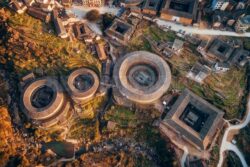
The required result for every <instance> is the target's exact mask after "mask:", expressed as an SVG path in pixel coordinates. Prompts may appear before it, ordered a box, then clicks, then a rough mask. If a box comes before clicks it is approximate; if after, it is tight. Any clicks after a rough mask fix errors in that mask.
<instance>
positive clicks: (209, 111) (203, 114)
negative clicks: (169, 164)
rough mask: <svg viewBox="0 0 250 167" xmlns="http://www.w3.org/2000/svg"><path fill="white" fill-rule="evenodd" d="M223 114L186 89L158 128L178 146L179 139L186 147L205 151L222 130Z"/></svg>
mask: <svg viewBox="0 0 250 167" xmlns="http://www.w3.org/2000/svg"><path fill="white" fill-rule="evenodd" d="M223 115H224V112H222V111H221V110H219V109H218V108H216V107H215V106H213V105H212V104H210V103H208V102H207V101H205V100H204V99H202V98H201V97H199V96H197V95H195V94H194V93H193V92H191V91H189V90H188V89H185V90H184V91H183V92H182V94H181V95H180V96H179V97H178V99H177V100H176V102H175V103H174V104H173V105H172V106H171V109H170V111H169V112H168V113H167V115H166V117H165V118H164V119H163V120H162V121H161V123H160V126H159V128H160V131H161V133H162V134H163V135H164V136H168V137H169V138H170V139H171V141H172V142H173V143H174V144H176V145H177V146H178V143H179V142H181V140H182V141H184V143H186V142H187V144H185V146H187V147H192V148H195V149H197V150H207V149H209V148H210V146H211V143H212V141H213V140H214V139H215V135H216V134H217V133H218V132H220V130H221V129H222V127H223V123H224V121H223ZM170 135H171V137H170Z"/></svg>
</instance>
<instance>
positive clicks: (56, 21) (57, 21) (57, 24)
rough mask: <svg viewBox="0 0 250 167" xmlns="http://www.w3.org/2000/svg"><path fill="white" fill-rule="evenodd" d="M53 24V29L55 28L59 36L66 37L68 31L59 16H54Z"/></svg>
mask: <svg viewBox="0 0 250 167" xmlns="http://www.w3.org/2000/svg"><path fill="white" fill-rule="evenodd" d="M54 25H55V29H56V33H57V35H58V36H59V37H61V38H67V37H68V33H67V31H66V29H65V27H64V25H63V23H62V20H61V18H58V17H57V18H55V19H54Z"/></svg>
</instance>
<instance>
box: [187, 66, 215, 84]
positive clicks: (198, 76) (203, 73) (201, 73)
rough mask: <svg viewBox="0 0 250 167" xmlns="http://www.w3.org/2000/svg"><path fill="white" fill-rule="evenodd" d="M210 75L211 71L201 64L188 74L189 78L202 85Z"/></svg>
mask: <svg viewBox="0 0 250 167" xmlns="http://www.w3.org/2000/svg"><path fill="white" fill-rule="evenodd" d="M209 74H210V69H209V68H208V67H207V66H205V65H202V64H200V63H196V64H194V66H193V67H192V68H191V70H190V71H189V72H188V74H187V78H189V79H192V80H194V81H196V82H198V83H200V84H202V83H203V81H204V80H205V79H206V78H207V76H208V75H209Z"/></svg>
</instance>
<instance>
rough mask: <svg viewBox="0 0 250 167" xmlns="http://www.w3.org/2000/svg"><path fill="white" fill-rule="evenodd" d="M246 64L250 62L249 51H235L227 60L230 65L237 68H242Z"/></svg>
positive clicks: (240, 49)
mask: <svg viewBox="0 0 250 167" xmlns="http://www.w3.org/2000/svg"><path fill="white" fill-rule="evenodd" d="M248 62H250V51H248V50H245V49H243V48H237V49H235V50H234V52H233V54H232V56H231V58H230V60H229V63H230V64H231V65H236V66H238V67H244V66H245V65H246V64H247V63H248Z"/></svg>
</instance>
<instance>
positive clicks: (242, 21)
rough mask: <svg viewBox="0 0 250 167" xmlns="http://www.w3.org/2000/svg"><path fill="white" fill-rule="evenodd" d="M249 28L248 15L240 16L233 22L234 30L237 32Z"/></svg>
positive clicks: (249, 19)
mask: <svg viewBox="0 0 250 167" xmlns="http://www.w3.org/2000/svg"><path fill="white" fill-rule="evenodd" d="M249 28H250V15H246V16H243V17H240V18H239V19H238V20H237V22H236V23H235V30H236V31H237V32H245V31H246V30H248V29H249Z"/></svg>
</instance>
